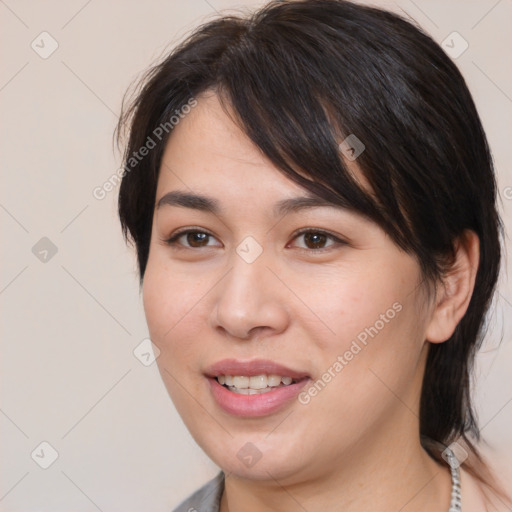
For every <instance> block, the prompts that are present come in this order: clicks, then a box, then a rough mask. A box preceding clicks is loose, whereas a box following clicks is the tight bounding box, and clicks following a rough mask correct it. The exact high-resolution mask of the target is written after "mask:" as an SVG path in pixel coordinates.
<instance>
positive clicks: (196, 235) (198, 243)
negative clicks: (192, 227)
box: [185, 231, 210, 247]
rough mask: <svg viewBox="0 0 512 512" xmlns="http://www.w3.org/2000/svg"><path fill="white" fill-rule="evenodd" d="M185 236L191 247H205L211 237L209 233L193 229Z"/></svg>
mask: <svg viewBox="0 0 512 512" xmlns="http://www.w3.org/2000/svg"><path fill="white" fill-rule="evenodd" d="M185 236H186V239H187V244H188V245H189V246H190V247H204V246H206V245H208V241H209V238H210V235H209V234H208V233H201V232H200V231H191V232H189V233H187V234H186V235H185Z"/></svg>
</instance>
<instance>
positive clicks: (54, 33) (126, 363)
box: [0, 0, 512, 512]
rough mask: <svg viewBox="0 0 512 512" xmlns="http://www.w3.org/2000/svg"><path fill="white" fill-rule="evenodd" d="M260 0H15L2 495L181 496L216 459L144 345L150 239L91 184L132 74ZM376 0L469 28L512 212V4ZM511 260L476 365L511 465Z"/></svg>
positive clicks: (16, 499) (46, 507) (111, 506)
mask: <svg viewBox="0 0 512 512" xmlns="http://www.w3.org/2000/svg"><path fill="white" fill-rule="evenodd" d="M261 4H262V2H261V1H258V2H255V1H249V0H248V1H245V2H244V1H234V0H233V1H230V0H208V1H206V0H189V1H187V2H182V1H175V0H167V1H163V0H150V1H148V2H140V1H139V2H137V1H134V0H130V1H128V0H122V1H121V0H110V1H108V2H100V1H97V0H96V1H94V0H93V1H90V2H87V1H85V0H73V1H68V2H62V1H61V2H58V1H56V0H49V1H46V2H36V1H23V0H6V1H5V2H0V52H1V53H0V58H1V60H0V62H1V63H2V64H1V69H0V109H1V124H0V130H1V138H0V148H1V156H2V186H1V188H0V222H1V233H2V262H1V274H0V307H1V312H2V313H1V314H2V319H1V336H2V357H1V384H2V387H1V389H2V395H1V397H2V401H1V414H0V432H1V455H0V461H1V473H0V475H1V478H0V510H2V511H9V512H36V511H52V512H60V511H62V512H64V511H66V512H69V511H76V512H85V511H95V510H101V511H104V512H113V511H119V512H121V511H123V512H135V511H139V510H151V511H154V512H157V511H161V512H164V511H170V510H171V509H172V508H173V507H174V506H175V505H176V504H177V503H178V502H179V501H181V500H182V499H183V498H185V497H186V496H187V495H189V494H190V493H191V492H192V491H193V490H194V489H196V488H197V487H199V486H200V485H201V484H202V483H204V482H205V481H206V480H207V479H209V478H211V477H212V476H213V475H214V474H216V472H217V471H218V468H217V467H216V466H215V465H214V464H213V463H212V462H211V461H210V460H209V459H208V458H207V457H206V455H204V454H203V453H202V451H201V450H200V449H199V448H198V447H197V446H196V445H195V443H194V441H193V440H192V438H191V436H190V435H189V433H188V432H187V430H186V429H185V427H184V425H183V423H182V422H181V420H180V418H179V416H178V414H177V413H176V411H175V410H174V407H173V405H172V403H171V401H170V399H169V398H168V395H167V392H166V390H165V388H164V386H163V384H162V382H161V379H160V376H159V374H158V370H157V368H156V365H155V364H153V365H151V366H147V367H146V366H144V365H143V364H142V363H141V362H140V361H139V360H138V359H137V358H136V357H135V356H134V354H133V350H134V349H135V348H136V347H137V346H138V345H139V344H140V343H141V341H142V340H143V339H144V338H146V337H147V335H148V331H147V327H146V324H145V319H144V315H143V309H142V301H141V297H140V295H139V288H138V280H137V272H136V270H137V269H136V260H135V254H134V251H133V250H132V249H130V248H127V247H126V246H125V245H124V242H123V239H122V236H121V231H120V226H119V222H118V220H117V217H116V200H117V191H118V188H117V187H116V188H115V190H113V191H111V192H110V193H109V194H107V196H106V197H105V198H104V199H102V200H99V199H96V198H95V197H94V196H93V190H94V189H95V187H98V186H101V185H102V184H103V183H105V181H106V180H108V179H109V177H111V176H112V175H113V174H114V173H115V172H116V170H117V169H118V168H119V166H120V158H119V155H118V154H116V153H115V152H114V150H113V144H112V134H113V130H114V127H115V124H116V121H117V116H118V114H119V112H120V106H121V99H122V95H123V93H124V91H125V90H126V89H127V87H128V86H129V85H130V84H131V83H132V81H133V80H134V79H135V78H136V77H137V76H138V75H139V74H140V73H141V72H142V71H143V70H144V69H146V68H147V67H148V66H149V65H150V63H151V62H152V61H154V59H155V58H158V57H159V56H160V55H161V54H162V52H163V51H164V50H165V49H166V48H168V47H169V45H172V44H174V43H176V42H177V41H179V40H180V39H181V38H183V36H184V35H185V34H187V33H188V32H189V31H190V30H191V29H192V28H193V27H195V26H196V25H198V24H199V23H200V22H202V21H204V20H206V19H210V18H211V17H212V16H213V15H215V11H216V10H218V11H221V10H222V9H226V8H234V7H243V8H248V7H251V6H257V5H261ZM373 4H374V5H384V6H388V7H389V8H391V9H395V10H397V11H399V12H402V13H404V14H407V15H409V16H410V17H412V18H414V19H415V20H416V21H417V22H418V23H419V24H420V25H422V26H423V27H424V28H425V29H426V30H427V31H428V32H429V33H430V34H431V35H432V36H433V38H434V39H435V40H436V41H438V42H441V41H443V40H444V39H445V38H446V37H447V36H448V35H449V34H451V33H452V32H453V31H457V32H459V33H460V34H461V35H462V36H463V37H464V39H466V40H467V42H468V43H469V47H468V49H467V50H466V51H465V52H464V53H463V54H462V55H461V56H460V57H458V58H457V59H456V62H457V64H458V66H459V67H460V69H461V71H462V73H463V74H464V76H465V77H466V80H467V82H468V85H469V87H470V89H471V91H472V93H473V95H474V98H475V101H476V104H477V107H478V109H479V112H480V114H481V117H482V120H483V123H484V127H485V129H486V131H487V134H488V138H489V141H490V145H491V147H492V150H493V153H494V157H495V162H496V168H497V172H498V179H499V189H500V193H501V194H502V202H503V204H502V210H503V216H504V221H505V227H506V229H508V228H509V227H510V225H511V223H512V217H511V215H512V201H511V199H512V188H510V189H507V187H512V174H511V170H510V162H511V161H512V160H511V156H512V155H511V146H512V145H511V142H510V141H511V134H512V130H511V106H512V99H511V98H512V74H511V70H510V64H509V62H510V61H509V55H510V48H512V35H511V34H512V30H511V28H512V27H511V20H512V3H511V2H510V0H502V1H498V2H496V0H485V1H484V0H478V1H476V0H473V1H462V0H461V1H453V0H452V1H449V0H434V1H425V0H415V1H414V2H413V1H412V0H400V1H398V2H396V3H394V2H385V3H384V2H381V3H379V2H373ZM43 31H46V32H48V33H49V34H50V35H51V37H52V38H53V39H54V40H55V41H57V43H58V48H57V50H56V51H55V52H54V53H53V54H51V55H50V56H49V57H48V58H42V57H41V54H43V55H44V54H45V52H49V51H50V50H51V45H52V44H55V43H53V42H52V40H51V39H50V38H49V37H48V36H40V34H41V32H43ZM41 39H42V40H43V41H42V42H41ZM33 41H35V42H34V46H35V48H37V50H34V49H33V48H32V47H31V44H32V42H33ZM45 237H46V238H45ZM41 239H43V240H42V241H41ZM47 239H48V240H47ZM508 244H509V241H508V239H507V245H508ZM34 247H35V249H34ZM55 250H56V251H57V252H56V253H55V254H53V253H52V252H55ZM45 251H48V252H45ZM45 258H46V261H45ZM41 259H43V261H41ZM507 268H508V266H507ZM507 268H504V271H503V274H502V280H501V284H500V289H499V295H497V300H496V303H495V306H494V308H493V315H492V317H491V320H490V327H491V328H490V331H489V335H488V339H487V343H486V347H485V348H484V350H483V352H482V354H481V355H480V356H479V359H478V368H477V372H476V375H477V384H476V401H477V409H478V412H479V417H480V424H481V425H482V427H483V430H482V434H483V436H484V437H485V439H487V440H488V441H489V442H490V444H491V448H492V449H493V451H492V452H491V453H492V457H493V460H495V465H496V466H497V467H498V468H501V472H502V473H504V472H505V471H506V470H507V467H508V468H511V467H512V435H511V430H512V429H510V425H511V423H512V404H511V400H512V379H511V372H510V368H511V363H512V343H511V334H512V332H511V323H512V322H511V308H512V305H511V303H512V296H511V293H510V286H509V284H508V281H507V279H506V276H507ZM500 339H502V342H501V346H500V347H499V348H498V345H499V343H500ZM43 441H46V442H48V443H49V444H50V445H51V446H52V447H53V448H54V449H55V450H56V451H57V452H58V458H57V460H56V461H55V462H54V463H53V464H52V465H51V466H50V467H48V469H42V468H41V467H40V465H39V464H38V463H37V462H39V463H44V461H43V459H45V460H46V461H49V460H50V458H51V449H50V448H48V447H47V446H46V445H43V446H40V443H41V442H43ZM34 450H36V451H35V454H34V455H33V457H32V456H31V454H32V453H33V452H34ZM41 450H42V451H41ZM509 478H510V481H512V474H511V473H509Z"/></svg>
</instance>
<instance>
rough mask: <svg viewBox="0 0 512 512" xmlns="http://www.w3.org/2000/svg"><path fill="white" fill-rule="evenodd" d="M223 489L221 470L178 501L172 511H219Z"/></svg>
mask: <svg viewBox="0 0 512 512" xmlns="http://www.w3.org/2000/svg"><path fill="white" fill-rule="evenodd" d="M223 490H224V473H223V472H222V471H221V472H220V473H219V474H218V475H217V476H216V477H215V478H213V479H212V480H210V481H209V482H207V483H206V484H205V485H203V487H201V488H200V489H198V490H197V491H196V492H194V493H193V494H192V495H190V496H189V497H188V498H187V499H186V500H185V501H183V502H182V503H180V504H179V505H178V506H177V507H176V508H175V509H174V510H173V511H172V512H199V511H201V512H219V504H220V499H221V497H222V491H223Z"/></svg>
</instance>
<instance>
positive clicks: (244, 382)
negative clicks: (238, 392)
mask: <svg viewBox="0 0 512 512" xmlns="http://www.w3.org/2000/svg"><path fill="white" fill-rule="evenodd" d="M233 386H235V387H236V388H238V389H245V388H248V387H249V377H242V376H241V375H236V376H234V377H233Z"/></svg>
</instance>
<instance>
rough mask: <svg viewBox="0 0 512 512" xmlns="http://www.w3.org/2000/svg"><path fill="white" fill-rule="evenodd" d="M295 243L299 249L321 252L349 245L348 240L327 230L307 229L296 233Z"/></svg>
mask: <svg viewBox="0 0 512 512" xmlns="http://www.w3.org/2000/svg"><path fill="white" fill-rule="evenodd" d="M293 245H294V246H295V247H297V248H299V249H306V250H310V251H313V252H315V251H316V252H319V253H320V252H322V250H324V249H325V250H329V249H334V248H335V247H337V246H338V247H339V246H342V245H347V242H346V241H344V240H342V239H341V238H339V237H337V236H335V235H333V234H331V233H329V232H327V231H322V230H317V229H305V230H303V231H301V232H299V233H297V234H296V235H295V237H294V238H293Z"/></svg>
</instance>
